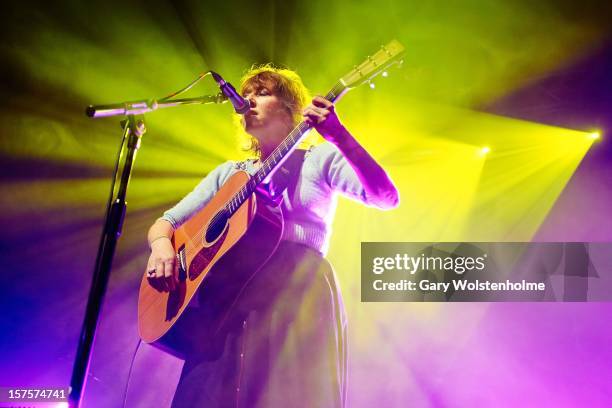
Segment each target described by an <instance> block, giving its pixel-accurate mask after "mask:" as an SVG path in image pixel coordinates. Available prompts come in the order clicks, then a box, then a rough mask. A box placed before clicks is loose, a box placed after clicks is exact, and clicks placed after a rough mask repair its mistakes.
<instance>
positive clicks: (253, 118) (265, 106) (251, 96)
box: [242, 83, 293, 143]
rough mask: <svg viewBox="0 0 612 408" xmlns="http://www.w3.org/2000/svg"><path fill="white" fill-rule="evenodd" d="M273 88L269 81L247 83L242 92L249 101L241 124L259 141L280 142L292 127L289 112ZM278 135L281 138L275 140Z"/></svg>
mask: <svg viewBox="0 0 612 408" xmlns="http://www.w3.org/2000/svg"><path fill="white" fill-rule="evenodd" d="M273 89H274V88H273V86H272V84H271V83H254V84H250V85H247V86H246V87H245V88H244V91H243V93H242V96H244V97H245V98H247V99H248V100H249V101H250V102H251V109H250V110H249V111H248V112H247V113H246V115H244V117H243V121H242V124H243V126H244V129H245V130H246V131H247V133H249V134H251V135H253V136H254V137H256V138H257V139H258V140H259V142H260V143H272V142H276V141H278V142H280V141H281V140H282V139H283V138H284V137H285V136H287V134H288V133H289V131H290V130H291V129H292V128H293V118H292V116H291V113H290V112H289V110H288V109H287V107H286V106H285V104H284V103H283V101H282V100H281V99H280V98H279V97H278V96H277V95H275V94H274V91H273ZM279 135H282V138H281V139H280V140H276V139H278V138H279V137H280V136H279Z"/></svg>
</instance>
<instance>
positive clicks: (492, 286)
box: [372, 279, 546, 293]
mask: <svg viewBox="0 0 612 408" xmlns="http://www.w3.org/2000/svg"><path fill="white" fill-rule="evenodd" d="M372 287H373V288H374V290H376V291H387V290H389V291H396V290H400V291H402V290H405V291H422V292H430V291H441V292H444V293H447V292H448V291H449V290H450V289H451V287H452V289H453V290H454V291H512V290H518V291H526V290H539V291H543V290H546V284H545V283H544V282H527V281H525V280H524V279H523V280H521V281H520V282H511V281H510V280H506V281H505V282H491V281H488V280H487V281H479V280H476V281H474V282H468V281H466V280H458V279H453V280H451V281H450V282H433V281H430V280H428V279H421V280H419V281H418V282H416V281H411V280H407V279H402V280H400V281H399V282H385V281H383V280H382V279H376V280H375V281H374V282H373V283H372Z"/></svg>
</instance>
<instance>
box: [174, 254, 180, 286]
mask: <svg viewBox="0 0 612 408" xmlns="http://www.w3.org/2000/svg"><path fill="white" fill-rule="evenodd" d="M174 281H175V283H176V286H177V287H178V285H179V283H180V282H179V263H178V260H176V261H175V262H174Z"/></svg>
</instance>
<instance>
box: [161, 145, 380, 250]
mask: <svg viewBox="0 0 612 408" xmlns="http://www.w3.org/2000/svg"><path fill="white" fill-rule="evenodd" d="M257 165H258V163H257V162H256V161H253V160H247V161H244V162H233V161H228V162H225V163H223V164H221V165H219V166H217V167H216V168H215V169H214V170H213V171H211V172H210V173H208V175H207V176H206V177H204V179H202V181H201V182H200V183H199V184H198V185H197V186H196V187H195V188H194V189H193V191H191V192H190V193H189V194H187V195H186V196H185V197H184V198H183V199H182V200H181V201H180V202H179V203H178V204H176V205H175V206H174V207H172V208H171V209H169V210H168V211H166V212H165V213H164V215H163V216H162V217H161V218H162V219H164V220H167V221H168V222H170V223H171V224H172V226H173V227H174V228H178V227H179V226H180V225H182V224H183V223H184V222H185V221H187V220H188V219H189V218H190V217H191V216H192V215H193V214H195V213H196V212H197V211H199V210H200V209H201V208H203V207H204V206H205V205H206V204H207V203H208V202H209V201H210V200H211V199H212V197H213V196H214V194H215V193H216V192H217V191H218V190H219V188H220V187H221V186H222V185H223V184H224V183H225V182H226V181H227V180H228V179H229V178H230V176H231V175H232V174H234V173H235V172H236V171H238V170H245V171H247V172H248V173H249V174H251V175H253V174H255V172H256V171H257V170H258V167H257ZM337 193H340V194H342V195H344V196H347V197H349V198H352V199H355V200H358V201H361V202H363V203H365V204H366V205H373V204H372V203H371V202H370V201H369V200H368V197H367V196H366V194H365V191H364V189H363V187H362V185H361V182H360V181H359V178H358V177H357V174H355V171H354V170H353V169H352V168H351V166H350V164H349V163H348V162H347V161H346V159H345V158H344V156H343V155H342V153H341V152H340V151H339V150H338V148H337V147H336V146H334V145H333V144H331V143H329V142H324V143H322V144H320V145H317V146H315V147H313V148H311V149H310V150H309V151H308V152H306V155H305V156H304V163H303V166H302V171H301V173H300V177H299V179H298V180H297V184H296V186H295V188H294V189H293V188H288V189H286V190H285V191H284V193H283V201H282V203H281V208H282V211H283V219H284V222H285V226H284V230H283V235H282V239H283V240H287V241H293V242H298V243H301V244H304V245H307V246H309V247H311V248H314V249H315V250H317V251H319V252H321V253H322V254H323V255H325V254H326V253H327V249H328V246H329V235H330V233H331V222H332V220H333V217H334V213H335V211H336V205H337Z"/></svg>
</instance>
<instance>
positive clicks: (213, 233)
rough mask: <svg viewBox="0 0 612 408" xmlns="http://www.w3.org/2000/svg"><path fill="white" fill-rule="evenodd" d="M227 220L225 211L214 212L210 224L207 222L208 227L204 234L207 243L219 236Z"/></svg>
mask: <svg viewBox="0 0 612 408" xmlns="http://www.w3.org/2000/svg"><path fill="white" fill-rule="evenodd" d="M227 220H228V217H227V212H226V211H220V212H218V213H217V214H215V216H214V217H213V219H212V220H211V221H210V224H208V229H207V230H206V235H205V237H204V238H205V239H206V242H207V243H211V242H214V241H215V240H216V239H217V238H219V236H220V235H221V234H222V233H223V230H224V229H225V226H226V225H227Z"/></svg>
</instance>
